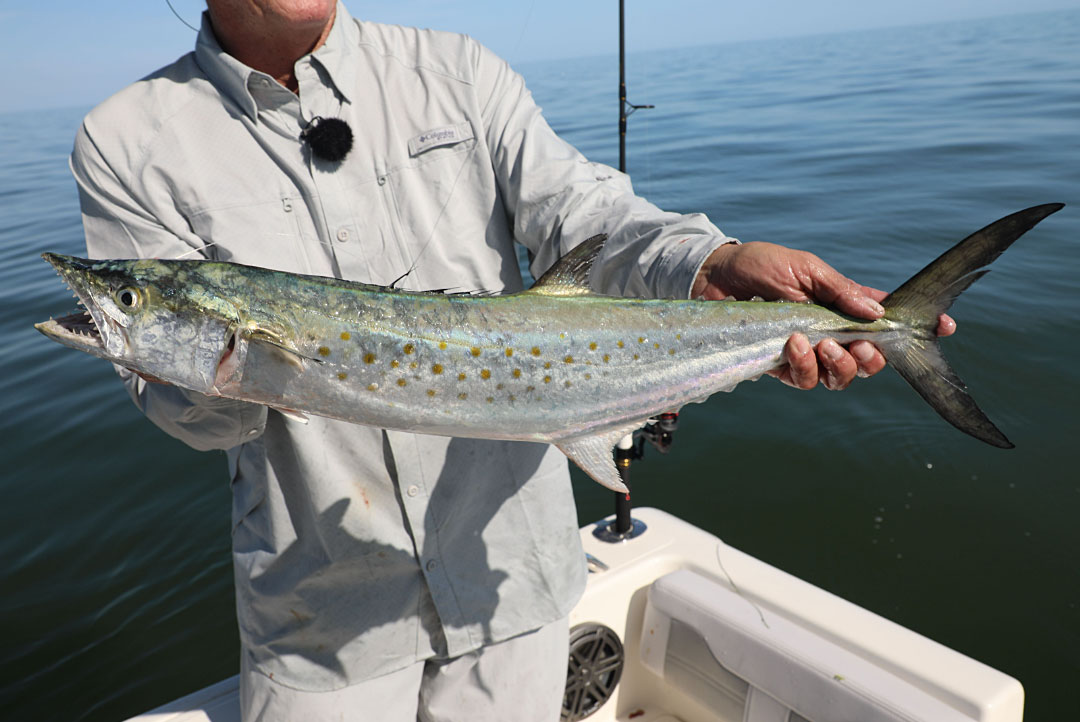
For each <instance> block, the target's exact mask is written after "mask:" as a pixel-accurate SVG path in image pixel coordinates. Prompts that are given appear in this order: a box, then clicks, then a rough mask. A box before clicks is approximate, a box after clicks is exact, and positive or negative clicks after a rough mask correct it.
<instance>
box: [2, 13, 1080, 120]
mask: <svg viewBox="0 0 1080 722" xmlns="http://www.w3.org/2000/svg"><path fill="white" fill-rule="evenodd" d="M173 6H174V7H175V8H176V10H177V12H178V13H179V14H180V16H181V17H183V18H184V19H185V20H187V22H189V23H191V24H192V25H195V26H198V24H199V15H200V12H201V11H202V9H203V8H204V7H205V0H173ZM347 6H348V7H349V11H350V12H351V13H352V14H353V15H354V16H356V17H361V18H364V19H368V20H377V21H379V22H391V23H398V24H403V25H417V26H421V27H430V28H436V29H439V30H451V31H455V32H463V33H468V34H469V35H472V36H473V37H475V38H477V39H478V40H480V42H482V43H484V44H485V45H487V46H488V47H490V48H492V49H493V50H494V51H495V52H496V53H498V54H499V55H501V56H503V57H504V58H506V59H507V60H508V61H509V62H510V63H511V64H515V63H524V62H529V61H537V60H546V59H554V58H573V57H586V56H595V55H614V54H615V53H617V52H618V2H617V1H616V0H545V1H543V2H538V1H537V0H456V1H453V0H350V1H349V2H348V3H347ZM1078 6H1080V0H1026V2H1025V3H1024V4H1023V11H1024V12H1040V11H1044V10H1058V9H1066V8H1076V7H1078ZM1017 11H1018V3H1017V2H1016V0H830V1H829V2H821V1H820V0H743V2H739V3H734V2H725V1H724V0H626V18H627V19H626V23H627V52H628V53H631V54H632V53H633V52H634V51H643V50H655V49H660V48H670V47H680V46H691V45H706V44H712V43H731V42H739V41H747V40H759V39H764V38H776V37H792V36H798V35H815V34H821V33H832V32H844V31H850V30H860V29H867V28H878V27H889V26H896V25H919V24H925V23H935V22H943V21H952V20H962V19H965V18H977V17H990V16H995V15H1008V14H1012V13H1016V12H1017ZM194 41H195V33H194V32H193V31H192V30H190V29H189V28H187V27H185V26H184V25H183V23H181V21H180V20H178V19H177V18H176V16H174V15H173V13H172V11H171V10H170V9H169V7H168V5H167V4H166V2H165V0H106V1H105V2H86V0H50V1H49V2H33V3H32V2H26V1H25V0H24V1H23V2H16V1H15V0H0V67H3V68H4V69H5V71H6V78H5V88H4V92H3V93H2V94H0V113H3V112H11V111H28V110H35V109H44V108H53V107H71V106H90V105H93V104H95V103H97V102H99V101H101V100H104V99H105V98H106V97H108V96H109V95H110V94H112V93H113V92H115V91H117V90H119V89H120V88H122V87H124V86H125V85H127V84H128V83H130V82H132V81H134V80H137V79H138V78H140V77H142V76H143V75H146V74H147V73H149V72H151V71H153V70H155V69H157V68H159V67H161V66H162V65H165V64H167V63H169V62H171V61H173V60H175V59H176V58H177V57H179V56H180V55H183V54H184V53H185V52H187V51H189V50H190V49H191V48H192V47H193V46H194Z"/></svg>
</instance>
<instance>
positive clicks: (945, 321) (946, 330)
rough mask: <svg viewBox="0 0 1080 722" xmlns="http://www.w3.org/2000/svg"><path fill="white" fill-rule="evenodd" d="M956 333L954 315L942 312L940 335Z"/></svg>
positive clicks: (938, 328)
mask: <svg viewBox="0 0 1080 722" xmlns="http://www.w3.org/2000/svg"><path fill="white" fill-rule="evenodd" d="M954 333H956V321H954V320H953V319H952V316H948V315H946V314H944V313H943V314H941V315H940V316H938V327H937V335H938V336H952V335H953V334H954Z"/></svg>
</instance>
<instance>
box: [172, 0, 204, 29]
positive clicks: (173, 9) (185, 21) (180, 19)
mask: <svg viewBox="0 0 1080 722" xmlns="http://www.w3.org/2000/svg"><path fill="white" fill-rule="evenodd" d="M165 4H166V5H168V6H169V9H170V10H172V14H173V15H175V16H176V19H177V20H179V21H180V22H182V23H183V24H184V25H187V26H188V27H189V28H191V29H192V30H194V31H195V32H199V29H198V28H197V27H195V26H194V25H192V24H191V23H189V22H188V21H187V20H184V19H183V18H182V17H180V13H178V12H176V8H174V7H173V4H172V0H165Z"/></svg>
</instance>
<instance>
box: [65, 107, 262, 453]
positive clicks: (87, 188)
mask: <svg viewBox="0 0 1080 722" xmlns="http://www.w3.org/2000/svg"><path fill="white" fill-rule="evenodd" d="M88 122H89V119H88ZM131 153H132V152H131V151H130V150H128V149H127V148H125V147H124V146H123V145H122V144H118V145H117V147H116V148H115V149H114V150H112V152H106V151H104V150H103V149H102V147H101V146H100V145H99V144H98V142H97V141H96V139H95V138H94V137H93V135H92V133H91V131H90V129H89V128H88V123H84V124H83V126H82V127H81V128H80V129H79V132H78V134H77V135H76V138H75V148H74V150H73V151H72V154H71V161H70V163H71V171H72V173H73V174H74V176H75V182H76V183H77V184H78V188H79V203H80V206H81V209H82V218H83V228H84V230H85V232H86V250H87V253H88V255H89V256H90V257H91V258H179V257H184V258H205V257H206V254H205V251H204V249H203V245H204V244H203V243H202V241H201V240H200V239H199V238H198V237H197V236H195V235H194V234H192V233H190V231H187V232H185V231H184V229H183V228H181V227H178V225H177V223H176V222H175V221H172V225H173V227H172V228H169V227H167V226H166V223H165V222H164V221H162V220H161V219H160V217H159V216H160V215H163V214H161V213H156V212H155V211H154V210H153V209H152V206H153V202H152V201H151V200H149V197H150V195H151V194H150V193H149V192H147V191H146V190H145V189H144V190H143V193H142V197H140V192H139V191H137V190H135V189H134V188H133V185H134V183H133V182H132V179H133V178H136V177H138V174H137V171H136V170H135V169H137V158H133V157H130V155H131ZM107 156H108V157H107ZM119 169H127V170H126V172H123V171H121V170H119ZM170 220H171V219H170ZM116 369H117V372H118V373H119V374H120V378H121V379H122V380H123V382H124V386H125V387H127V390H128V393H129V394H130V395H131V398H132V400H133V401H134V402H135V405H136V406H138V407H139V409H140V410H141V411H142V412H143V413H144V414H146V417H147V418H148V419H150V420H151V421H152V422H154V424H156V425H157V426H158V427H160V428H161V429H162V430H163V431H165V432H166V433H167V434H169V435H170V436H173V437H175V438H177V439H179V440H181V441H183V442H184V443H185V444H187V445H189V446H191V447H193V448H195V449H199V450H201V451H205V450H209V449H230V448H232V447H234V446H237V445H239V444H241V443H243V442H245V441H251V440H252V439H255V438H257V437H258V436H260V435H261V434H262V432H263V430H264V429H265V427H266V413H267V410H266V407H265V406H262V405H259V404H252V403H247V402H244V401H234V400H232V399H224V398H219V397H211V396H206V395H204V394H200V393H197V392H195V391H189V390H187V389H182V388H180V387H178V386H171V385H165V384H154V383H148V382H147V381H146V380H144V379H142V378H141V377H139V376H138V375H137V374H134V373H132V372H131V371H129V370H128V369H125V368H121V367H119V366H117V367H116Z"/></svg>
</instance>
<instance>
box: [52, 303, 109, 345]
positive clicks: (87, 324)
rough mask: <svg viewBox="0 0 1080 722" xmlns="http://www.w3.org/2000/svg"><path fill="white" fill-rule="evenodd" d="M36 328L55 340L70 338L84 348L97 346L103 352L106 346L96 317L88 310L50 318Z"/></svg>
mask: <svg viewBox="0 0 1080 722" xmlns="http://www.w3.org/2000/svg"><path fill="white" fill-rule="evenodd" d="M35 327H36V328H37V329H39V330H41V331H43V332H45V333H47V334H48V335H49V336H52V337H53V338H58V337H60V336H64V337H69V338H72V339H74V340H76V341H78V342H79V343H80V344H81V345H84V346H97V347H100V348H101V349H102V350H104V348H105V344H104V343H103V342H102V339H101V332H100V331H98V327H97V323H96V322H95V321H94V317H93V316H92V315H90V312H89V311H87V310H86V309H79V310H77V311H74V312H72V313H69V314H68V315H66V316H61V317H60V318H50V319H49V320H48V321H45V322H44V323H39V324H36V325H35Z"/></svg>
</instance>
